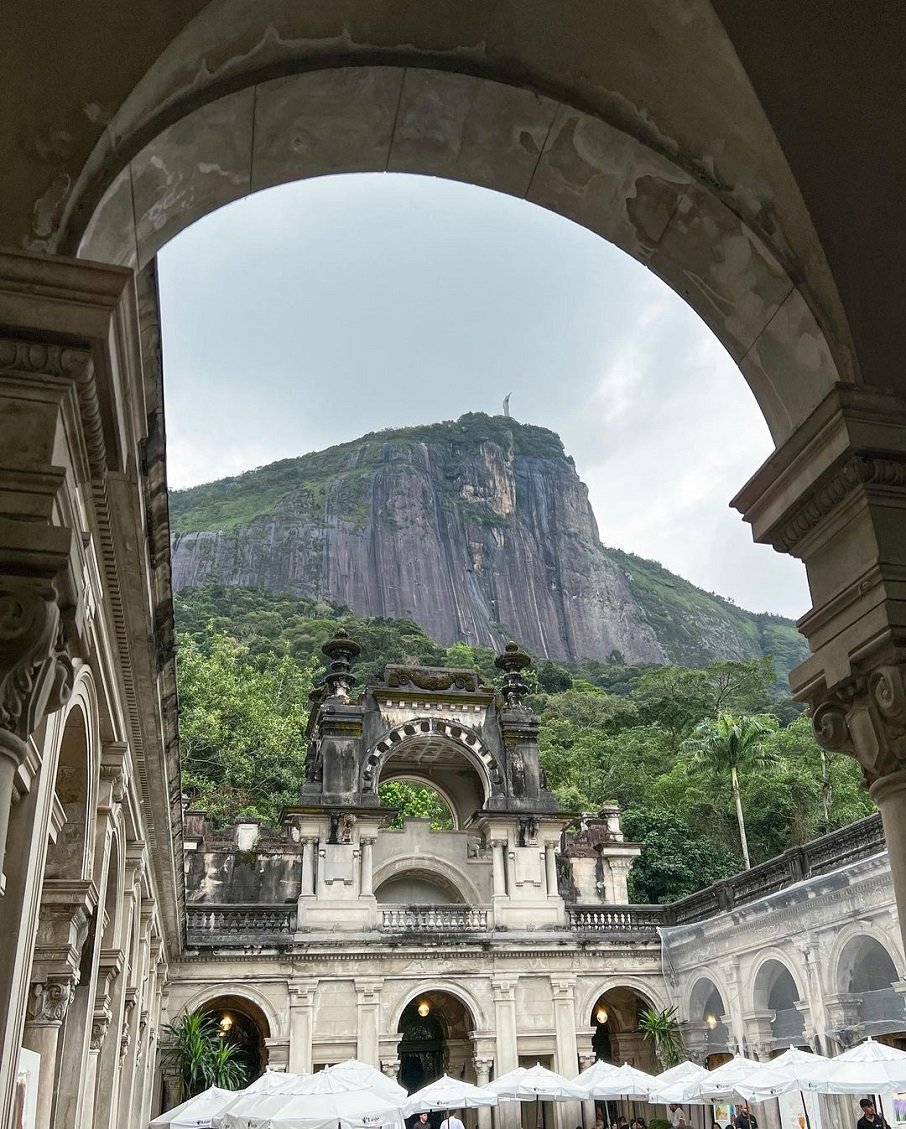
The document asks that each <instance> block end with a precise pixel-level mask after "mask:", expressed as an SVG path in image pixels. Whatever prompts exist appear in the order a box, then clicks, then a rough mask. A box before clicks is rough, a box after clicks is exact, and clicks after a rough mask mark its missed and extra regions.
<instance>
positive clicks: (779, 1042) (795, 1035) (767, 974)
mask: <svg viewBox="0 0 906 1129" xmlns="http://www.w3.org/2000/svg"><path fill="white" fill-rule="evenodd" d="M799 1001H800V997H799V988H798V986H797V984H796V981H795V980H794V979H793V974H792V973H791V972H790V970H789V969H788V968H787V967H786V966H785V965H783V964H781V963H780V961H777V960H767V961H765V962H764V964H763V965H762V966H761V967H760V968H759V970H758V972H757V974H756V976H755V1011H756V1014H762V1015H767V1016H769V1017H770V1034H771V1042H772V1047H773V1049H774V1050H781V1049H783V1048H785V1047H798V1046H807V1045H808V1044H807V1043H806V1039H805V1020H804V1017H803V1014H802V1009H801V1008H800V1007H799V1006H797V1005H798V1004H799Z"/></svg>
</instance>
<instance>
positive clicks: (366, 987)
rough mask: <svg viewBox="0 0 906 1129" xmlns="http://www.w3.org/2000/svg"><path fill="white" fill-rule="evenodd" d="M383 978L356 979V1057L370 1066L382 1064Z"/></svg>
mask: <svg viewBox="0 0 906 1129" xmlns="http://www.w3.org/2000/svg"><path fill="white" fill-rule="evenodd" d="M383 986H384V981H383V980H378V979H369V980H356V981H355V996H356V1058H357V1059H359V1060H360V1061H361V1062H367V1063H368V1064H369V1066H379V1065H380V1055H379V1053H378V1045H379V1034H380V1002H381V999H380V995H381V988H382V987H383Z"/></svg>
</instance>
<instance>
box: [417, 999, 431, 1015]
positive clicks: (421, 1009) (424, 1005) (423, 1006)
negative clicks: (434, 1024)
mask: <svg viewBox="0 0 906 1129" xmlns="http://www.w3.org/2000/svg"><path fill="white" fill-rule="evenodd" d="M430 1010H431V1005H430V1004H429V1003H428V1001H427V1000H422V1002H421V1003H420V1004H419V1005H418V1014H419V1015H420V1016H421V1017H422V1019H424V1018H425V1016H426V1015H427V1014H428V1012H429V1011H430Z"/></svg>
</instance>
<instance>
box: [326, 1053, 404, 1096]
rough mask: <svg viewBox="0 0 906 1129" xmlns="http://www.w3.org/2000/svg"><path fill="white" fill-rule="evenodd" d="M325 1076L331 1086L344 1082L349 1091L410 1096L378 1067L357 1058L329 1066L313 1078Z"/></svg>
mask: <svg viewBox="0 0 906 1129" xmlns="http://www.w3.org/2000/svg"><path fill="white" fill-rule="evenodd" d="M323 1075H327V1076H329V1078H330V1079H331V1084H333V1083H334V1082H336V1081H338V1080H340V1081H342V1082H343V1083H345V1084H346V1089H348V1090H372V1091H374V1092H376V1093H379V1094H380V1095H381V1096H382V1097H389V1098H402V1099H406V1098H407V1097H408V1096H409V1095H408V1094H407V1093H406V1091H405V1090H404V1089H403V1087H402V1086H400V1085H399V1083H397V1082H394V1081H393V1079H392V1078H388V1077H387V1075H386V1074H382V1073H381V1071H380V1070H378V1069H377V1067H375V1066H370V1065H369V1064H368V1063H367V1062H360V1061H359V1059H357V1058H348V1059H346V1061H345V1062H338V1063H337V1065H336V1066H328V1067H327V1069H326V1070H321V1071H319V1072H318V1073H317V1074H314V1075H312V1077H313V1078H320V1077H322V1076H323ZM311 1092H316V1091H311Z"/></svg>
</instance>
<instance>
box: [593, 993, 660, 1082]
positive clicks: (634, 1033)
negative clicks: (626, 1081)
mask: <svg viewBox="0 0 906 1129" xmlns="http://www.w3.org/2000/svg"><path fill="white" fill-rule="evenodd" d="M651 1006H652V1004H651V1001H650V1000H648V999H646V998H645V997H644V996H643V995H642V994H641V993H640V992H637V991H636V990H635V989H634V988H629V987H624V986H622V985H621V986H618V987H615V988H608V989H607V991H606V992H602V994H601V995H600V996H598V997H597V999H596V1000H595V1002H594V1004H593V1006H592V1009H591V1014H590V1016H589V1020H588V1022H589V1026H590V1027H591V1028H592V1029H593V1031H594V1033H593V1035H592V1039H591V1045H592V1050H593V1051H594V1052H595V1055H596V1056H597V1058H598V1059H601V1060H603V1061H604V1062H611V1063H614V1064H616V1065H620V1064H622V1063H624V1062H628V1063H630V1064H631V1065H633V1066H635V1067H637V1068H638V1069H639V1070H644V1071H647V1072H648V1073H649V1074H657V1073H658V1072H659V1070H660V1069H661V1068H660V1065H659V1063H658V1061H657V1056H656V1055H655V1053H654V1051H653V1049H652V1048H651V1047H650V1046H649V1044H648V1043H647V1042H646V1040H645V1039H644V1037H643V1036H642V1035H641V1033H640V1032H639V1019H640V1017H641V1015H642V1013H643V1012H644V1011H646V1010H647V1009H648V1008H650V1007H651Z"/></svg>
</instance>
